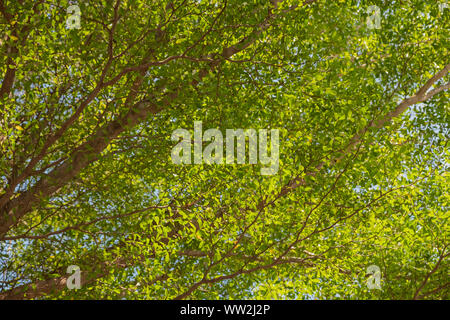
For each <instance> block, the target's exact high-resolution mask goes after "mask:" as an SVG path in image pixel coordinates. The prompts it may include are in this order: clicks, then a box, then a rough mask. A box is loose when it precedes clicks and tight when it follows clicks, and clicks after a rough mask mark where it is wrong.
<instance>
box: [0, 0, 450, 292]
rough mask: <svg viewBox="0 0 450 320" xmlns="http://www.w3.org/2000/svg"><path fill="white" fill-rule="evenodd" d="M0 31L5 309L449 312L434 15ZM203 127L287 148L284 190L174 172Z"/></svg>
mask: <svg viewBox="0 0 450 320" xmlns="http://www.w3.org/2000/svg"><path fill="white" fill-rule="evenodd" d="M73 6H75V7H73ZM370 6H376V7H370ZM69 7H70V8H69ZM369 7H370V8H372V9H373V8H375V9H376V10H372V9H370V10H369ZM77 8H78V9H79V10H77ZM68 9H69V10H68ZM0 12H1V20H0V28H1V29H0V30H1V39H0V41H1V42H0V46H1V50H2V53H3V54H2V55H1V58H0V59H1V63H0V72H1V75H2V80H0V81H1V88H0V99H1V100H0V103H1V106H2V107H1V118H0V150H1V157H0V178H1V180H0V274H1V278H0V299H32V298H40V299H46V298H60V299H62V298H64V299H67V298H80V299H95V298H101V299H105V298H107V299H119V298H123V297H125V298H127V299H183V298H187V297H190V298H199V299H203V298H209V299H221V298H230V299H232V298H255V299H258V298H346V299H380V298H382V299H448V298H449V296H448V292H449V291H448V289H449V282H448V274H447V270H448V266H449V263H448V256H449V243H448V236H449V229H448V218H449V214H448V212H449V205H448V204H449V193H448V191H449V190H448V185H449V183H448V182H449V179H448V178H449V174H448V156H449V149H448V134H449V108H448V106H449V95H448V91H447V90H448V89H449V88H450V83H449V74H448V73H449V70H450V64H449V59H448V57H449V52H448V48H450V45H449V38H448V27H449V18H448V17H449V12H448V10H447V9H445V8H444V7H443V6H440V5H439V3H437V2H436V3H434V2H430V1H422V0H410V1H370V2H368V1H342V0H340V1H323V0H322V1H321V0H307V1H299V0H295V1H294V0H286V1H279V0H272V1H246V2H243V1H238V0H223V1H216V0H205V1H189V0H178V1H172V2H165V1H159V0H146V1H144V0H114V1H105V0H102V1H98V0H96V1H79V2H74V1H50V0H47V1H45V0H39V1H25V0H21V1H6V0H0ZM378 14H379V15H378ZM377 15H378V18H379V22H380V23H379V25H377V20H376V19H378V18H377ZM78 21H79V25H77V22H78ZM194 121H202V124H203V128H204V129H205V130H206V129H209V128H214V129H219V130H220V132H223V133H225V131H226V129H237V128H243V129H249V128H253V129H255V130H258V129H278V130H279V134H280V137H279V147H280V154H279V170H278V172H277V173H276V174H273V175H261V174H260V168H261V166H262V165H261V164H237V163H235V164H232V165H231V164H195V165H194V164H192V165H186V164H185V165H177V164H174V163H173V162H172V161H171V150H172V148H173V147H174V145H176V143H177V142H176V141H172V140H171V135H172V132H174V130H176V129H179V128H185V129H187V130H190V131H192V129H193V125H194ZM70 265H76V266H79V268H80V270H81V288H80V289H78V290H69V289H68V288H67V286H66V284H67V281H68V279H69V277H70V273H67V268H68V267H69V266H70ZM369 266H376V268H379V270H380V273H379V274H376V275H374V274H372V275H370V274H368V273H367V268H368V267H369ZM378 276H380V278H381V279H380V288H381V290H378V289H373V288H369V287H370V286H369V287H368V286H367V283H368V280H369V281H370V280H373V277H378Z"/></svg>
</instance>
